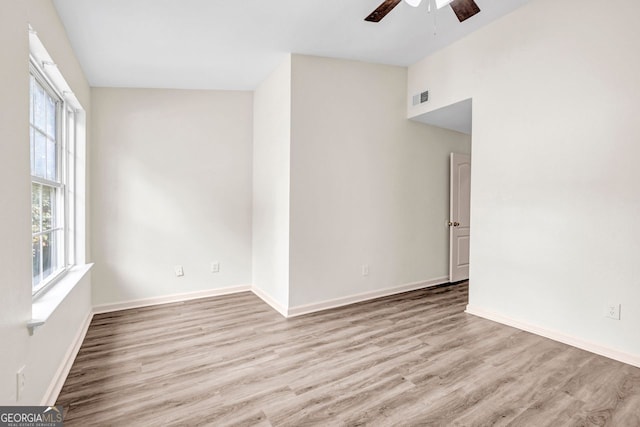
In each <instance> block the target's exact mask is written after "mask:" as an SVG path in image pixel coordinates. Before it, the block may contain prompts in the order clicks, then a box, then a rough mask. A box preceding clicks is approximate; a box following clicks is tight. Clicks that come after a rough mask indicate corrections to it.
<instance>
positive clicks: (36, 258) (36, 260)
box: [31, 237, 42, 288]
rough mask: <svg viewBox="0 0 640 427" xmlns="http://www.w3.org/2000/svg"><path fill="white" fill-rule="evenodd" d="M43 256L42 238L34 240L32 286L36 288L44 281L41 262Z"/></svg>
mask: <svg viewBox="0 0 640 427" xmlns="http://www.w3.org/2000/svg"><path fill="white" fill-rule="evenodd" d="M41 255H42V247H41V239H40V237H34V238H33V248H32V264H33V268H32V270H31V271H32V274H33V276H32V286H33V287H34V288H35V287H36V286H37V285H38V284H39V283H40V282H41V281H42V271H41V270H40V260H41Z"/></svg>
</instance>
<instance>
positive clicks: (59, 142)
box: [29, 57, 76, 297]
mask: <svg viewBox="0 0 640 427" xmlns="http://www.w3.org/2000/svg"><path fill="white" fill-rule="evenodd" d="M42 68H43V67H41V66H40V64H39V63H38V62H37V61H36V60H35V58H33V57H31V58H30V67H29V75H30V78H31V76H33V78H34V79H35V81H36V82H37V83H38V84H39V85H40V86H42V88H44V90H45V92H46V93H48V95H49V96H51V97H52V98H54V100H55V101H56V156H57V168H58V174H59V177H58V178H57V180H56V181H51V180H48V179H46V178H42V177H39V176H36V175H33V174H32V175H31V182H32V184H34V183H36V184H41V185H46V186H50V187H55V188H58V189H59V190H58V192H59V195H58V196H57V201H56V210H57V212H56V217H57V219H58V221H57V224H56V225H55V227H54V228H52V229H51V230H48V231H42V230H41V231H40V232H39V233H32V235H31V238H32V240H33V238H34V237H36V236H38V235H44V234H47V233H51V231H54V230H62V233H61V234H62V241H61V242H59V243H58V246H59V247H58V250H59V251H61V253H60V255H59V256H60V257H61V260H60V263H61V266H60V268H58V269H57V270H56V271H54V272H52V273H51V274H49V275H48V276H46V277H44V278H42V280H41V281H40V282H39V283H38V284H37V285H35V286H34V283H33V281H32V282H31V291H32V295H33V297H37V296H39V295H40V294H43V293H45V292H46V291H47V290H48V289H50V288H51V287H52V286H53V285H54V284H55V283H57V282H58V281H59V280H60V279H61V278H62V277H63V276H64V275H65V274H66V273H67V272H68V271H69V270H70V269H71V267H73V265H74V253H75V250H74V242H75V236H74V235H73V230H75V227H74V218H75V215H74V197H73V193H72V191H73V188H74V187H75V176H74V175H75V174H74V173H73V171H74V167H73V166H74V165H73V162H74V158H73V152H74V147H75V132H74V131H75V119H76V118H75V111H74V109H73V108H72V107H71V106H70V105H69V104H68V103H67V102H66V100H65V98H64V96H62V95H63V93H62V91H61V90H59V89H58V88H57V87H56V86H55V84H53V83H52V82H51V80H50V79H48V78H47V75H46V74H45V72H44V71H43V69H42ZM29 96H31V97H33V93H32V91H31V85H30V90H29ZM31 128H35V126H34V125H33V123H32V118H31V117H30V118H29V129H30V132H31ZM30 134H31V133H30ZM32 172H33V171H32ZM32 262H33V260H32ZM41 266H42V254H41ZM40 268H41V271H42V267H40ZM32 269H33V267H32ZM32 277H33V272H32Z"/></svg>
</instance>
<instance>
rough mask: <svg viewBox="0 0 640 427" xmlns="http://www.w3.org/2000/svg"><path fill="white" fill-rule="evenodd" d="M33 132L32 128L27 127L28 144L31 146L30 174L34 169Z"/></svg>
mask: <svg viewBox="0 0 640 427" xmlns="http://www.w3.org/2000/svg"><path fill="white" fill-rule="evenodd" d="M35 138H36V137H35V134H34V130H33V128H30V129H29V145H30V146H31V174H32V175H33V172H34V170H35V162H34V160H35V157H34V155H35Z"/></svg>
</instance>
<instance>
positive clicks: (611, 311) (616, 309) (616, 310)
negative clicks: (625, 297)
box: [604, 303, 621, 320]
mask: <svg viewBox="0 0 640 427" xmlns="http://www.w3.org/2000/svg"><path fill="white" fill-rule="evenodd" d="M620 306H621V304H619V303H615V304H614V303H609V304H607V306H606V307H605V312H604V315H605V316H606V317H609V318H611V319H616V320H620Z"/></svg>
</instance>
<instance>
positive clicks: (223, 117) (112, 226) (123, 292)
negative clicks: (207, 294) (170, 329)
mask: <svg viewBox="0 0 640 427" xmlns="http://www.w3.org/2000/svg"><path fill="white" fill-rule="evenodd" d="M91 96H92V109H93V111H94V119H93V120H92V123H91V126H92V135H93V149H92V164H93V170H92V180H91V192H92V195H93V198H92V212H93V216H92V224H93V234H92V247H93V259H94V261H95V263H96V265H95V267H94V275H93V277H94V285H93V288H94V289H93V302H94V304H97V305H99V304H107V303H120V302H124V301H132V300H138V299H145V298H154V297H159V296H166V295H172V294H180V293H188V292H196V291H202V290H210V289H215V288H224V287H231V286H237V285H249V284H250V283H251V146H252V140H251V139H252V94H251V93H250V92H231V91H189V90H157V89H109V88H92V91H91ZM212 261H218V262H220V272H219V273H217V274H213V273H212V272H211V269H210V268H211V262H212ZM175 265H182V266H183V267H184V276H183V277H176V276H175V274H174V266H175Z"/></svg>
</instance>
